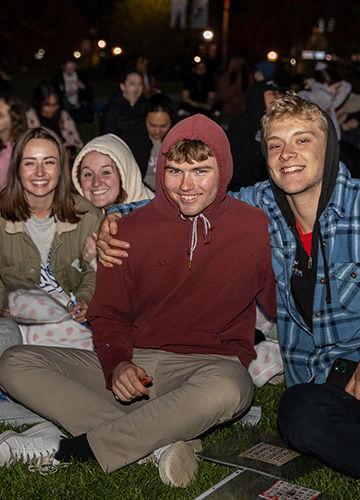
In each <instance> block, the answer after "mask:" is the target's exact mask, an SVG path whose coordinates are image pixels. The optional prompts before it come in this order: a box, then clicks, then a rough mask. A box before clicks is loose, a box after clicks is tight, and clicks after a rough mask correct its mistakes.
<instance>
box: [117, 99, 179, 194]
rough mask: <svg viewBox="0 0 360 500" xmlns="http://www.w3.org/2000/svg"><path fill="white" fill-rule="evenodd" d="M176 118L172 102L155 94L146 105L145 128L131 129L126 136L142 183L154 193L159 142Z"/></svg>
mask: <svg viewBox="0 0 360 500" xmlns="http://www.w3.org/2000/svg"><path fill="white" fill-rule="evenodd" d="M176 118H177V117H176V113H175V109H174V107H173V103H172V101H171V100H170V99H169V98H168V97H166V96H165V95H164V94H155V95H153V96H152V97H150V98H149V99H148V101H147V103H146V111H145V125H146V127H145V128H143V127H141V128H140V129H139V128H138V129H132V131H131V132H130V131H129V132H128V133H127V134H126V135H127V144H128V146H129V147H130V149H131V151H132V152H133V155H134V156H135V159H136V161H137V163H138V165H139V167H140V170H141V174H142V176H143V177H144V182H145V184H146V185H147V186H148V187H149V188H150V189H152V191H154V192H155V190H156V182H155V179H156V175H155V174H156V164H157V159H158V155H159V151H160V146H161V141H162V140H163V139H164V137H165V135H166V134H167V132H168V131H169V130H170V128H171V127H172V126H173V125H174V124H175V123H176Z"/></svg>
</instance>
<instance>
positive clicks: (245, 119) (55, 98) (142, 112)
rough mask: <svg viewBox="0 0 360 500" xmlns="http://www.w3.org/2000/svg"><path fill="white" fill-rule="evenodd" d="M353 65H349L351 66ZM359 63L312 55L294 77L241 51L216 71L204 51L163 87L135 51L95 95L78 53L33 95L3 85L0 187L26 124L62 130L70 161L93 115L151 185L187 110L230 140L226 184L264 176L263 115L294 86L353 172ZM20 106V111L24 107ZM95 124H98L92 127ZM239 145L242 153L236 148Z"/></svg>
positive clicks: (359, 144) (359, 124)
mask: <svg viewBox="0 0 360 500" xmlns="http://www.w3.org/2000/svg"><path fill="white" fill-rule="evenodd" d="M350 68H351V67H350ZM358 82H359V74H358V71H357V68H356V67H353V68H352V70H351V69H350V70H349V65H348V66H347V70H346V71H343V68H342V67H340V65H337V64H336V63H322V62H321V63H317V64H314V65H313V69H312V70H309V69H307V70H306V72H304V73H303V74H302V75H298V76H297V77H296V78H291V79H289V78H287V79H286V78H284V77H283V75H281V71H279V69H278V68H277V66H276V64H275V63H273V62H269V61H267V60H263V61H260V62H258V63H257V64H255V65H254V66H253V67H252V68H251V66H250V65H248V64H247V62H246V61H245V60H244V59H243V58H242V57H240V56H234V57H231V58H230V59H229V62H228V64H227V66H226V67H225V68H224V69H223V71H220V69H219V67H218V65H216V66H215V65H214V61H213V60H212V59H209V60H208V61H207V60H206V59H203V60H200V61H199V62H197V63H194V64H193V66H192V68H190V69H189V70H188V71H186V72H185V73H184V80H183V82H182V89H181V92H180V93H179V94H174V93H172V94H171V95H167V94H166V93H164V92H163V91H162V88H161V82H159V81H157V80H156V78H155V76H154V74H153V73H152V72H151V70H150V69H149V59H148V58H147V57H146V56H144V55H142V54H139V55H137V56H136V57H134V59H133V61H132V62H130V63H129V64H128V65H127V66H126V67H125V69H124V71H123V72H122V73H121V74H120V75H119V78H118V80H117V82H116V85H117V90H116V93H114V95H113V96H109V98H108V100H107V101H106V99H103V100H98V99H94V97H95V96H94V92H93V90H92V87H91V83H90V82H89V81H88V80H87V79H86V78H84V77H83V76H82V75H81V72H79V70H78V65H77V62H76V61H75V60H72V59H67V60H65V61H64V64H63V66H62V69H61V71H59V73H58V74H56V75H55V76H54V78H53V79H52V80H51V81H50V80H48V81H42V82H40V83H39V84H38V85H37V86H36V88H35V89H34V90H33V97H32V100H31V101H29V102H23V103H21V101H20V100H19V99H18V98H17V97H16V96H15V95H14V94H13V92H12V91H11V85H10V83H9V82H8V81H7V85H6V86H3V88H2V90H1V89H0V123H4V125H3V126H2V129H1V130H0V141H1V143H0V167H1V168H0V187H4V182H5V178H6V172H7V165H8V163H9V159H10V154H11V149H12V145H13V143H14V142H15V140H16V138H17V136H18V135H19V134H20V133H21V132H22V131H24V130H25V129H26V127H37V126H40V125H42V126H45V127H48V128H50V129H51V130H53V131H54V132H56V133H57V135H59V137H61V139H62V142H63V143H64V145H65V147H66V149H67V151H68V153H69V158H70V164H72V163H73V161H74V159H75V157H76V155H77V154H78V153H79V151H80V149H81V147H82V146H83V141H82V138H81V137H80V134H79V130H78V124H79V123H80V124H81V123H84V122H88V123H89V122H90V123H94V121H95V123H97V124H98V125H96V128H97V129H98V130H99V132H100V134H108V133H110V134H115V135H117V136H118V137H120V138H121V139H122V140H124V141H125V142H126V144H127V145H128V146H129V147H130V149H131V152H132V154H133V155H134V157H135V160H136V162H137V164H138V166H139V168H140V171H141V176H142V178H143V180H144V182H145V184H146V185H147V186H148V187H149V188H150V189H151V190H152V191H154V192H155V189H156V186H155V181H154V178H155V177H154V176H155V168H156V158H157V154H158V151H159V147H160V144H161V141H162V139H163V137H164V136H165V134H166V133H167V132H168V130H169V129H170V127H171V126H173V125H174V124H175V123H177V121H178V120H180V119H182V118H183V117H186V116H189V115H191V114H196V113H202V114H205V115H207V116H210V117H215V119H216V120H217V121H219V122H220V123H221V124H222V125H223V127H224V129H225V130H228V137H229V140H230V143H231V148H232V154H233V158H234V174H233V178H232V180H231V183H230V185H229V188H230V189H237V188H239V187H241V186H247V185H252V184H253V183H254V182H257V181H261V180H264V179H266V178H267V171H266V166H265V163H264V159H263V155H262V152H261V148H260V125H259V124H260V119H261V117H262V116H263V114H264V112H265V110H266V108H267V107H268V105H269V103H270V102H271V100H272V99H273V97H274V96H276V95H280V94H281V93H283V92H285V91H287V90H295V91H299V92H300V95H301V96H302V97H303V98H304V99H306V100H309V101H310V102H314V103H316V104H318V105H319V106H320V107H321V108H322V109H323V110H324V111H326V112H328V113H329V114H330V116H331V118H332V120H333V122H334V126H335V128H336V130H337V135H338V138H339V140H340V145H341V159H342V160H343V161H344V162H345V163H346V164H347V165H348V167H349V169H350V171H351V172H352V174H353V175H357V171H358V165H359V159H360V152H359V148H360V87H359V83H358ZM24 113H25V115H24ZM94 130H95V128H94ZM240 152H241V154H240Z"/></svg>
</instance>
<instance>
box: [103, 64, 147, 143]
mask: <svg viewBox="0 0 360 500" xmlns="http://www.w3.org/2000/svg"><path fill="white" fill-rule="evenodd" d="M119 86H120V89H119V90H118V91H117V93H116V94H115V95H114V96H113V97H111V99H110V100H109V101H108V103H107V104H106V106H105V109H104V112H103V117H102V133H103V134H115V135H117V136H118V137H121V139H123V140H124V141H125V142H126V144H128V145H129V147H130V149H131V143H129V141H128V135H129V136H130V135H132V134H135V133H136V132H138V133H142V132H143V131H144V129H145V104H146V100H145V98H144V96H143V88H144V87H143V82H142V77H141V75H140V73H138V72H137V71H136V70H135V69H133V68H130V69H128V70H127V71H126V72H125V73H123V74H122V75H121V77H120V84H119Z"/></svg>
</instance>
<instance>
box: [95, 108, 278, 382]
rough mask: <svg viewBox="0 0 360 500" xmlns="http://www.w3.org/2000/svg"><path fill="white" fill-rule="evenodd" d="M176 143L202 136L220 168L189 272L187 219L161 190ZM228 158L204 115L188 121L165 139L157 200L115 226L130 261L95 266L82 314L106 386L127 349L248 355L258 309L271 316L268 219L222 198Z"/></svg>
mask: <svg viewBox="0 0 360 500" xmlns="http://www.w3.org/2000/svg"><path fill="white" fill-rule="evenodd" d="M180 139H199V140H202V141H203V142H205V143H206V144H207V145H208V146H209V147H210V148H211V149H212V150H213V152H214V155H215V157H216V159H217V162H218V167H219V188H218V192H217V195H216V198H215V200H214V202H213V203H211V205H210V206H209V207H207V208H206V209H205V210H204V212H203V214H204V215H205V216H206V218H207V219H208V220H209V222H210V224H211V229H210V231H209V234H208V235H207V237H205V231H204V224H203V222H202V221H201V220H199V221H198V225H197V236H198V242H197V246H196V248H195V250H194V253H193V257H192V267H191V269H189V265H188V264H189V248H190V241H191V231H192V228H193V219H191V218H184V217H182V216H181V214H180V211H179V209H178V207H177V205H176V203H175V202H174V201H173V200H172V198H171V197H170V196H169V194H168V193H167V191H166V189H165V187H164V175H165V174H164V168H165V163H166V160H165V157H164V155H163V153H164V152H166V151H168V150H169V148H170V147H171V146H172V145H173V144H175V143H176V142H177V141H178V140H180ZM231 175H232V158H231V153H230V146H229V142H228V140H227V137H226V135H225V133H224V132H223V130H222V129H221V127H219V126H218V125H217V124H216V123H215V122H213V121H212V120H210V119H209V118H206V117H205V116H203V115H196V116H193V117H190V118H186V119H185V120H183V121H181V122H180V123H179V124H177V125H176V126H175V127H174V128H173V129H172V130H170V132H169V133H168V135H167V136H166V138H165V140H164V142H163V144H162V147H161V151H160V155H159V160H158V167H157V192H156V197H155V198H154V200H153V201H152V202H151V203H150V204H149V205H147V206H146V207H143V208H140V209H138V210H137V211H135V212H133V213H132V214H130V215H129V216H127V217H124V218H122V219H121V220H120V221H119V231H118V237H119V239H122V240H125V241H128V242H129V243H130V245H131V248H130V250H129V258H128V259H127V260H124V263H123V265H122V266H116V267H114V268H112V269H108V268H105V267H103V266H101V265H100V266H99V269H98V273H97V280H96V290H95V295H94V297H93V300H92V302H91V304H90V307H89V310H88V316H87V317H88V319H89V320H90V322H91V327H92V331H93V338H94V345H95V350H96V352H97V355H98V357H99V359H100V362H101V364H102V367H103V371H104V374H105V379H106V382H107V386H108V387H109V388H110V387H111V377H112V371H113V370H114V368H115V367H116V365H117V364H118V363H120V362H121V361H125V360H127V361H131V359H132V352H133V348H134V347H139V348H145V349H146V348H148V349H161V350H164V351H171V352H177V353H184V354H190V353H196V354H200V353H202V354H205V353H206V354H209V353H212V354H220V355H227V356H237V357H238V358H239V359H240V361H241V362H242V363H243V365H244V366H246V367H247V366H248V365H249V363H250V361H251V360H252V359H254V358H255V351H254V332H255V316H256V310H255V304H256V302H258V303H259V304H260V306H261V307H262V309H263V310H265V312H267V313H268V314H269V315H270V316H273V317H274V316H275V292H274V280H273V275H272V269H271V258H270V245H269V235H268V229H267V219H266V217H265V215H264V214H263V212H262V211H261V210H260V209H257V208H253V207H250V206H248V205H246V204H245V203H242V202H240V201H236V200H233V199H231V198H229V197H228V196H227V195H226V186H227V185H228V183H229V181H230V179H231Z"/></svg>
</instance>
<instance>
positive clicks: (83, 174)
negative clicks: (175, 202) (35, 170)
mask: <svg viewBox="0 0 360 500" xmlns="http://www.w3.org/2000/svg"><path fill="white" fill-rule="evenodd" d="M72 181H73V184H74V186H75V188H76V190H77V191H78V192H79V193H80V194H81V195H82V196H85V198H86V199H87V200H88V201H89V202H90V203H92V204H93V205H94V206H95V207H97V208H100V209H101V210H103V212H104V211H105V210H106V209H107V208H109V207H111V206H112V205H114V204H115V203H130V202H132V201H139V200H143V199H147V198H150V199H151V198H153V197H154V194H153V193H152V191H151V190H150V189H148V188H147V187H146V186H144V184H143V183H142V181H141V174H140V170H139V167H138V166H137V163H136V161H135V158H134V157H133V155H132V153H131V151H130V149H129V147H128V146H127V145H126V144H125V142H124V141H122V140H121V139H119V137H117V136H116V135H113V134H106V135H102V136H100V137H95V139H92V140H91V141H90V142H88V143H87V144H86V145H85V146H84V147H83V148H82V150H81V151H80V153H79V154H78V155H77V157H76V158H75V161H74V166H73V169H72ZM96 236H97V234H96V233H94V234H93V235H91V236H88V237H87V239H86V243H85V247H84V259H85V260H86V261H87V262H94V259H95V258H96V245H95V242H96Z"/></svg>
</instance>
